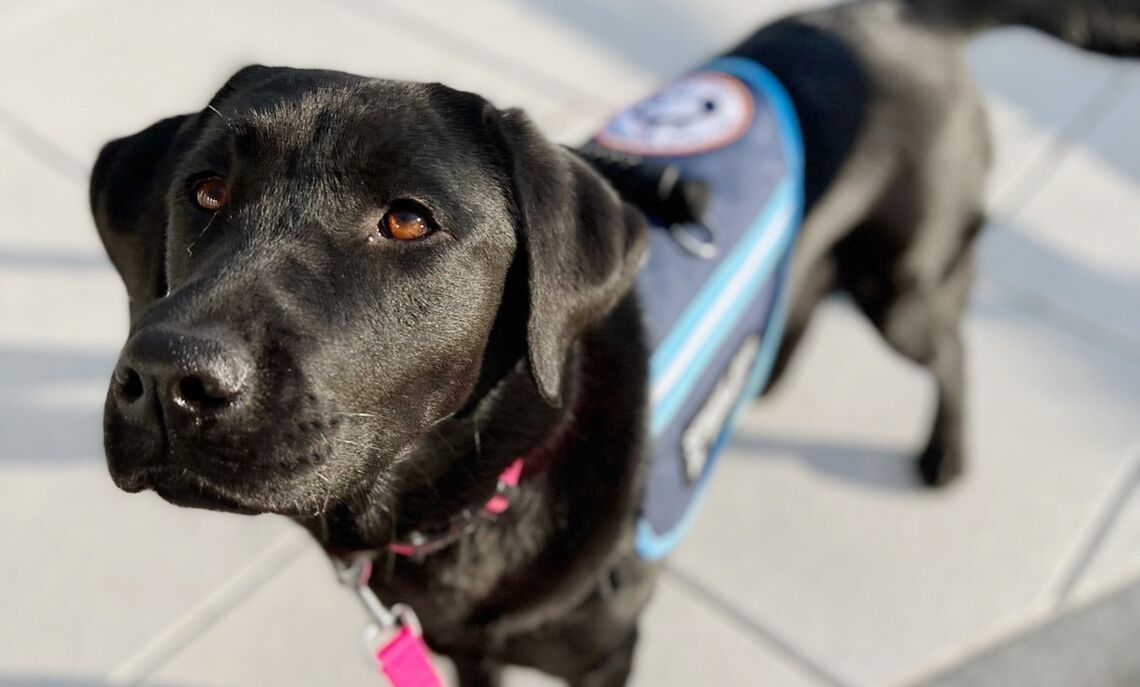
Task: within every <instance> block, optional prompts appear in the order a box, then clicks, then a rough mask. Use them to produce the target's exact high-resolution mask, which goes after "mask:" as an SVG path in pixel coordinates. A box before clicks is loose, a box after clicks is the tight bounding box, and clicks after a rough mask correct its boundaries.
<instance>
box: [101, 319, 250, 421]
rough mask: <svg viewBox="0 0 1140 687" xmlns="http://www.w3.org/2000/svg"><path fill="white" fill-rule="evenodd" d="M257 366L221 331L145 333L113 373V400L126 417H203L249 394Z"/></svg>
mask: <svg viewBox="0 0 1140 687" xmlns="http://www.w3.org/2000/svg"><path fill="white" fill-rule="evenodd" d="M252 370H253V363H252V360H251V358H250V355H249V353H248V352H247V350H246V349H245V347H244V346H243V345H242V344H241V343H240V342H239V341H238V340H237V338H236V337H234V336H232V335H228V334H226V333H224V332H219V331H192V332H190V331H182V330H177V329H166V328H153V329H144V330H142V331H140V332H138V333H137V334H135V335H134V336H133V337H131V340H130V341H128V342H127V346H126V348H125V349H124V351H123V355H122V357H121V358H120V360H119V365H118V367H117V368H116V370H115V378H114V386H115V397H116V400H117V402H118V404H119V406H120V408H121V409H122V410H123V411H124V412H125V413H128V414H139V413H147V412H150V410H149V409H150V408H151V407H153V404H154V403H156V402H157V403H158V404H160V405H161V406H162V407H163V408H164V409H166V410H167V411H168V412H169V413H180V414H183V415H191V416H200V415H203V414H207V413H210V412H214V411H220V410H222V409H225V408H227V407H229V406H231V405H233V404H234V403H235V402H236V401H237V400H238V399H239V398H240V397H241V396H242V395H243V393H245V392H246V391H247V390H248V387H249V385H250V382H251V377H252Z"/></svg>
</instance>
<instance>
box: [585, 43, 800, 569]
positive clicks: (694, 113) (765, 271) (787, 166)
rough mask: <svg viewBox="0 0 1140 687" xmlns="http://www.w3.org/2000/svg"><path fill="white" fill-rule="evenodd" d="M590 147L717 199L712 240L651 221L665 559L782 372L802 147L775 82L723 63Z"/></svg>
mask: <svg viewBox="0 0 1140 687" xmlns="http://www.w3.org/2000/svg"><path fill="white" fill-rule="evenodd" d="M592 147H594V148H598V147H601V148H603V149H606V150H608V151H614V152H615V153H616V154H619V155H621V154H633V155H636V156H639V157H640V158H644V159H645V160H646V161H648V162H650V163H660V164H663V165H669V166H672V167H674V168H675V169H676V170H677V171H679V172H680V173H681V174H682V176H683V177H684V178H691V179H699V180H703V181H705V182H707V183H708V184H709V187H710V190H711V195H710V197H709V200H708V205H707V212H706V215H705V216H706V217H707V218H709V221H708V222H707V223H706V224H707V226H705V227H701V226H699V225H693V224H690V225H673V226H669V227H666V226H663V223H662V222H660V221H654V226H653V229H652V230H651V232H650V248H649V256H648V259H647V261H646V264H645V266H644V267H643V269H642V271H641V273H640V275H639V278H638V282H637V289H638V292H639V298H640V301H641V304H642V309H643V311H644V314H645V323H644V324H645V329H646V332H647V336H648V343H649V346H650V350H651V351H652V358H651V361H650V383H651V387H650V403H651V406H650V433H651V449H650V450H651V452H652V463H651V465H650V468H649V473H648V479H647V484H646V491H645V495H644V498H643V502H642V506H641V514H640V519H639V522H638V536H637V550H638V553H639V554H640V555H641V556H642V557H644V558H650V559H656V558H660V557H661V556H663V555H665V554H666V553H668V551H670V550H671V549H672V548H673V546H675V545H676V544H677V542H678V541H679V540H680V538H681V536H682V535H683V534H684V532H685V530H686V529H687V526H688V524H689V522H690V521H691V518H692V517H693V513H694V511H695V506H696V504H697V502H698V501H699V500H700V497H701V495H702V493H703V492H704V489H705V487H706V486H707V483H708V478H709V475H710V473H711V471H712V468H713V466H714V464H715V462H716V460H715V459H716V456H717V454H718V453H719V451H720V449H721V448H722V447H723V444H724V441H725V438H726V436H727V434H728V430H729V429H730V427H731V425H732V423H733V420H734V418H735V416H736V415H737V414H738V412H739V411H740V409H741V408H742V407H743V406H744V404H745V402H746V401H747V400H748V399H750V398H752V397H754V396H755V395H756V394H758V393H759V392H760V391H761V390H762V389H763V387H764V384H765V383H766V381H767V379H768V374H769V372H770V371H771V367H772V363H773V360H774V358H775V354H776V352H777V350H778V348H779V342H780V337H781V333H782V325H783V293H782V291H783V288H782V287H783V283H784V275H785V273H786V271H787V268H788V263H789V256H790V255H791V252H792V251H791V249H792V246H793V244H794V240H795V236H796V234H797V232H798V229H799V224H800V218H801V213H802V204H803V201H802V197H803V193H802V189H803V179H802V176H803V171H802V169H803V164H802V160H803V152H802V143H801V139H800V134H799V127H798V124H797V122H796V117H795V113H794V110H793V108H792V105H791V101H790V99H789V97H788V95H787V93H786V92H785V91H784V89H783V88H782V87H781V86H780V84H779V83H778V82H777V81H776V79H775V78H774V77H773V76H772V75H771V74H770V73H769V72H768V71H767V70H765V69H764V68H763V67H761V66H760V65H758V64H756V63H755V62H752V61H749V60H746V59H742V58H722V59H719V60H716V61H714V62H712V63H711V64H709V65H708V66H707V67H705V68H704V69H702V70H699V71H697V72H694V73H692V74H689V75H687V76H684V77H682V78H680V79H678V80H676V81H674V82H673V83H671V84H669V85H668V86H666V87H665V88H663V89H662V90H660V91H658V92H657V93H656V94H654V95H653V96H651V97H649V98H648V99H646V100H644V101H642V102H641V103H639V104H637V105H635V106H633V107H632V108H630V109H629V110H626V111H624V112H622V113H621V114H619V115H617V116H616V117H615V118H614V119H613V120H611V121H610V123H609V124H608V125H607V126H606V128H605V129H604V130H603V131H602V132H601V133H599V134H598V135H597V136H596V137H595V139H594V140H593V142H592ZM649 214H650V215H651V216H650V219H651V220H654V218H653V217H652V212H650V213H649ZM713 251H715V253H713Z"/></svg>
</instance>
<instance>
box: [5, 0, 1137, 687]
mask: <svg viewBox="0 0 1140 687" xmlns="http://www.w3.org/2000/svg"><path fill="white" fill-rule="evenodd" d="M745 5H747V9H742V8H741V7H742V6H745ZM798 6H802V5H798V4H797V3H794V2H787V1H783V2H781V1H778V0H757V1H755V2H749V3H742V2H739V1H735V0H714V1H711V2H710V1H708V0H706V1H705V2H701V3H696V2H690V3H685V2H681V1H680V0H674V1H672V2H661V1H660V0H626V1H625V2H621V3H616V2H606V1H604V0H589V1H582V0H579V1H577V2H559V1H558V0H480V1H479V2H472V1H471V0H438V1H436V2H423V1H421V2H412V1H411V0H335V1H330V2H322V3H318V2H295V1H290V2H282V1H276V0H252V1H242V2H230V3H166V2H161V3H160V2H146V1H144V0H66V1H58V2H51V3H47V2H34V1H32V0H8V1H7V2H4V3H2V4H0V552H2V553H0V556H2V557H3V558H2V559H0V686H4V687H7V686H8V685H40V686H46V685H59V686H69V687H96V686H99V685H135V684H145V685H164V686H175V685H177V686H183V687H199V686H205V685H230V686H233V685H373V684H379V682H378V678H376V677H375V676H374V675H373V673H372V671H371V670H370V668H369V666H368V665H367V664H366V662H365V661H364V660H363V658H362V657H361V656H362V655H361V651H360V648H359V646H360V645H359V641H358V629H359V625H360V623H361V621H362V618H363V616H362V613H361V611H360V610H359V609H358V608H357V607H356V605H355V603H354V601H353V600H352V599H351V598H349V597H348V596H346V593H345V592H344V591H342V590H341V589H340V588H338V587H337V586H336V585H335V583H334V582H333V577H332V574H331V572H330V569H329V567H328V564H327V563H326V561H324V560H323V558H322V555H321V553H320V552H319V551H318V550H317V549H316V548H315V547H314V546H313V545H312V544H310V543H309V541H308V540H307V539H306V537H305V536H303V535H302V533H301V532H299V531H298V530H297V529H296V528H294V527H293V526H291V525H290V524H289V523H288V522H285V521H283V520H280V519H276V518H273V517H258V518H241V517H237V516H226V515H219V514H212V513H205V512H197V511H182V510H178V509H175V508H172V507H170V506H168V505H166V504H164V503H162V502H160V501H159V500H158V499H157V498H156V497H153V496H152V495H138V496H129V495H127V494H124V493H120V492H118V491H117V490H115V489H114V487H113V486H112V484H111V482H110V480H109V479H108V477H107V475H106V473H105V469H104V466H103V457H102V450H101V435H100V416H101V409H102V397H103V393H104V389H105V385H106V381H107V379H108V378H109V375H110V370H111V367H112V364H113V361H114V359H115V358H116V356H117V351H118V347H119V346H120V345H121V342H122V340H123V338H124V334H125V332H126V327H127V323H126V308H125V298H124V296H123V293H122V288H121V287H120V285H119V282H118V278H117V277H116V276H115V274H114V272H113V270H112V268H111V267H110V265H109V264H108V263H107V261H106V259H105V258H104V257H103V254H102V251H101V249H100V247H99V242H98V239H97V237H96V234H95V231H94V229H93V227H92V225H91V221H90V219H89V216H88V213H87V209H86V177H87V172H88V169H89V167H90V165H91V163H92V162H93V160H94V156H95V153H96V151H97V149H98V146H99V145H100V144H101V143H102V142H104V141H106V140H107V139H109V138H111V137H114V136H118V135H122V134H125V133H129V132H133V131H135V130H137V129H138V128H140V127H142V126H144V125H146V124H148V123H150V122H151V121H153V120H155V119H157V118H159V117H163V116H167V115H170V114H176V113H179V112H186V111H190V110H194V109H198V108H200V107H201V106H202V105H203V104H204V103H205V102H206V101H207V100H208V98H209V96H210V95H211V94H212V93H213V91H214V90H215V89H216V88H217V87H218V86H219V85H220V84H221V83H222V81H223V80H224V79H225V77H226V76H228V74H229V73H231V72H232V71H234V70H235V69H236V68H238V67H240V66H242V65H244V64H246V63H249V62H263V63H268V64H288V65H293V66H323V67H330V68H338V69H345V70H349V71H354V72H359V73H364V74H371V75H376V76H388V77H399V78H411V79H419V80H440V81H444V82H447V83H449V84H451V85H454V86H459V87H463V88H466V89H469V90H474V91H478V92H481V93H484V94H486V95H488V96H489V97H491V98H492V99H493V100H495V102H497V103H498V104H500V105H504V106H505V105H518V106H523V107H525V108H526V109H527V110H528V111H530V112H531V113H532V115H533V117H534V118H535V119H536V120H537V121H538V122H539V123H540V125H541V126H542V127H543V128H544V129H545V130H546V131H547V132H548V133H549V134H550V135H552V136H554V137H555V138H557V139H559V140H562V141H565V142H574V141H577V140H580V139H581V138H582V137H583V136H585V135H587V134H588V133H589V132H590V131H591V130H592V129H593V128H594V127H596V126H597V125H598V124H599V123H600V122H601V121H602V120H604V118H605V117H606V115H607V113H609V112H611V111H612V110H613V109H614V108H615V107H619V106H621V105H622V104H623V103H628V102H630V101H631V100H632V99H634V98H636V97H637V96H638V95H640V94H642V93H644V92H646V91H647V90H649V89H651V88H652V87H653V86H655V85H657V84H659V83H661V81H662V80H663V79H665V78H667V77H668V76H669V75H672V74H676V73H678V72H680V71H682V70H683V69H685V68H687V67H689V66H692V65H694V64H696V63H697V62H699V60H701V59H702V58H703V57H705V56H708V55H711V54H713V53H715V51H716V50H717V49H719V48H721V47H724V46H727V45H728V44H729V43H730V42H731V41H732V40H734V39H736V38H738V37H740V36H742V35H743V33H744V32H745V31H747V30H748V28H749V27H751V26H753V25H758V24H759V23H761V22H762V21H763V20H766V19H770V18H773V17H775V16H776V15H778V14H780V13H783V12H786V11H788V10H790V9H794V8H796V7H798ZM970 61H971V64H972V66H973V70H974V72H975V74H976V75H977V78H978V79H979V81H980V82H981V83H982V85H983V87H984V90H985V92H986V94H987V97H988V102H989V104H990V114H991V120H992V123H993V126H994V129H995V132H996V140H997V165H996V170H995V174H994V176H993V179H992V182H991V191H992V193H991V198H992V203H991V207H992V213H991V216H992V219H991V221H990V225H989V227H988V228H987V230H986V232H985V234H984V236H983V239H982V251H981V258H980V275H979V279H978V287H977V289H976V290H975V293H974V297H973V301H972V306H971V309H970V313H969V317H968V320H967V323H966V339H967V343H968V347H969V348H968V351H969V364H968V376H969V384H970V387H969V391H970V410H969V427H968V431H969V445H970V450H971V454H972V463H971V465H970V470H969V473H968V474H967V475H966V477H965V478H964V479H963V481H962V482H961V483H959V484H958V485H956V486H955V487H953V488H951V489H949V490H947V491H945V492H941V493H930V492H927V491H924V490H923V489H921V488H919V487H918V486H916V484H915V481H914V478H913V476H912V466H911V460H910V456H911V454H913V453H915V452H916V451H917V449H918V448H919V446H920V445H921V443H922V441H923V439H924V438H925V433H926V431H927V423H928V422H929V420H930V415H931V412H932V405H933V398H932V387H931V384H930V382H929V380H928V379H927V378H926V377H925V375H924V374H922V373H921V372H920V371H919V370H917V369H916V368H914V367H913V366H911V365H910V364H909V363H906V362H903V361H902V360H901V359H899V358H897V357H896V356H894V355H893V354H891V353H890V352H889V351H888V350H887V349H886V348H885V347H884V345H883V344H881V343H880V342H879V340H878V338H877V336H876V335H875V334H874V333H873V332H872V331H871V329H870V328H869V327H868V325H867V324H866V323H865V322H864V321H863V320H862V319H861V318H860V317H859V316H858V315H856V314H855V312H854V311H853V310H852V308H851V307H850V306H849V305H848V304H847V303H845V302H843V301H839V300H836V301H834V302H829V303H828V304H826V305H825V307H824V310H823V312H822V313H821V315H820V317H819V318H818V319H817V320H816V322H815V324H814V326H813V328H812V330H811V332H810V334H809V336H808V338H807V340H806V342H805V346H804V350H803V352H802V355H801V356H800V357H799V359H798V360H797V362H796V364H795V366H794V368H793V369H792V370H791V373H790V376H789V378H788V379H787V380H786V383H785V384H784V386H783V387H782V388H781V389H780V391H779V393H778V394H777V395H776V396H774V397H773V398H770V399H766V400H765V401H763V402H761V403H758V404H756V406H755V407H754V408H752V409H751V410H750V411H749V412H748V414H747V416H746V418H745V420H744V421H743V423H742V426H741V427H740V429H739V431H738V433H737V438H736V440H735V441H734V443H733V444H732V445H731V448H730V449H729V450H728V452H727V455H726V457H725V459H724V461H723V465H722V467H721V468H720V473H719V474H718V475H717V476H716V478H715V479H714V481H713V485H712V487H711V492H712V493H711V494H710V496H709V498H708V500H707V505H706V507H705V509H704V511H703V513H702V515H701V517H700V519H699V521H698V524H697V525H696V527H695V529H694V531H693V532H692V534H691V535H690V536H689V538H688V539H687V540H686V542H685V543H684V544H683V545H682V547H681V549H680V550H679V551H678V553H677V555H676V556H675V557H674V558H673V559H672V561H671V563H670V567H669V569H668V571H667V573H666V574H665V576H664V581H663V583H662V585H661V589H660V591H659V593H658V595H657V597H656V598H655V600H654V602H653V605H652V607H651V609H650V612H649V614H648V617H647V618H646V620H645V625H644V642H643V645H642V650H641V652H640V654H639V660H638V668H637V673H636V676H635V681H634V682H635V684H637V685H642V686H650V685H654V686H656V685H661V686H671V685H701V686H704V685H723V686H729V687H732V686H740V687H753V686H756V685H765V686H783V685H910V684H927V683H931V682H933V683H936V684H939V685H947V686H961V685H988V684H994V685H1022V684H1025V685H1048V684H1056V685H1096V684H1118V685H1136V684H1140V658H1138V657H1137V656H1134V655H1132V654H1135V653H1137V652H1135V651H1133V647H1134V646H1135V637H1136V636H1140V592H1137V589H1136V587H1135V586H1134V585H1136V584H1137V581H1138V580H1140V489H1138V488H1137V486H1136V485H1137V483H1138V482H1140V126H1137V122H1140V67H1138V66H1137V65H1136V64H1127V63H1124V62H1114V61H1110V60H1107V59H1100V58H1095V57H1090V56H1087V55H1083V54H1079V53H1076V52H1075V51H1072V50H1070V49H1068V48H1066V47H1063V46H1060V45H1058V44H1056V43H1053V42H1051V41H1049V40H1046V39H1044V38H1040V37H1037V36H1035V35H1032V34H1030V33H1028V32H1023V31H1016V30H1010V31H1002V32H996V33H993V34H990V35H988V36H986V37H985V38H983V39H981V40H979V41H977V42H976V43H975V44H974V45H973V46H972V47H971V49H970ZM1129 638H1131V641H1129ZM543 683H544V681H543V679H542V678H539V677H537V676H535V675H533V674H529V673H523V672H518V673H512V674H511V675H510V680H509V682H508V684H519V685H526V684H531V685H534V684H543Z"/></svg>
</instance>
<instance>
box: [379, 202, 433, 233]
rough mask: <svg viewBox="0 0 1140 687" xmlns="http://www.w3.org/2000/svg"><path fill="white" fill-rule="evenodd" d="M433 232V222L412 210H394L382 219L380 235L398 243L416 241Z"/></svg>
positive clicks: (385, 214) (386, 213)
mask: <svg viewBox="0 0 1140 687" xmlns="http://www.w3.org/2000/svg"><path fill="white" fill-rule="evenodd" d="M433 230H434V227H433V226H432V223H431V220H430V219H428V218H427V217H425V216H424V215H423V213H421V212H419V211H417V210H416V209H412V208H393V209H391V210H389V211H388V212H385V213H384V216H383V217H381V218H380V233H381V234H383V235H384V236H385V237H387V238H390V239H396V240H397V241H414V240H416V239H420V238H423V237H425V236H427V235H428V234H430V233H431V232H432V231H433Z"/></svg>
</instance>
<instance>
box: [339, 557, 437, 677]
mask: <svg viewBox="0 0 1140 687" xmlns="http://www.w3.org/2000/svg"><path fill="white" fill-rule="evenodd" d="M331 559H332V563H333V567H334V568H335V569H336V574H337V579H339V580H340V582H341V584H343V585H345V586H346V587H348V588H350V589H351V590H352V591H353V593H354V594H356V597H357V598H358V599H360V602H361V603H362V604H363V605H364V609H365V611H367V613H368V616H369V618H370V622H369V623H368V624H367V625H365V626H364V634H363V639H364V648H365V651H366V652H367V655H368V660H369V662H370V663H372V664H373V665H374V666H376V667H378V668H379V669H380V672H381V673H382V674H383V675H384V677H386V678H387V679H388V682H389V684H391V685H392V687H442V686H443V681H442V680H441V679H440V677H439V675H438V673H436V671H435V667H434V666H432V663H431V658H430V656H429V652H428V648H427V645H426V644H424V640H423V627H422V626H421V625H420V620H419V618H417V617H416V612H415V611H414V610H412V607H411V606H408V605H407V604H402V603H398V604H393V605H392V607H391V608H389V607H388V606H385V605H384V603H383V602H382V601H380V598H379V597H377V596H376V592H373V591H372V588H371V587H369V586H368V581H369V579H371V577H372V557H371V556H370V555H368V554H359V555H357V556H354V557H353V558H352V561H351V562H349V563H346V562H345V561H344V560H343V559H341V558H339V557H337V556H331Z"/></svg>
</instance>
